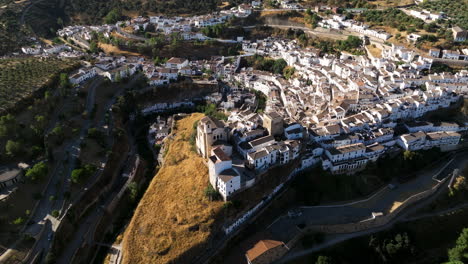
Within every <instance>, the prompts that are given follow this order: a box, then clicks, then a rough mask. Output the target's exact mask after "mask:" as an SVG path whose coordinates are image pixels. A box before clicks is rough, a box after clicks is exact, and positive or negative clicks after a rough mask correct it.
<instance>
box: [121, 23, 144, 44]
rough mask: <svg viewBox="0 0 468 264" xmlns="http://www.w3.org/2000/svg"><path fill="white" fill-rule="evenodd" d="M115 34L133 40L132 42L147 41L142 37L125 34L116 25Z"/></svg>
mask: <svg viewBox="0 0 468 264" xmlns="http://www.w3.org/2000/svg"><path fill="white" fill-rule="evenodd" d="M117 32H118V33H119V34H120V35H122V36H124V37H126V38H130V39H134V40H139V41H146V40H147V39H146V38H144V37H140V36H137V35H134V34H130V33H128V32H125V31H123V30H122V28H120V26H118V25H117Z"/></svg>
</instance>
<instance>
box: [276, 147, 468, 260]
mask: <svg viewBox="0 0 468 264" xmlns="http://www.w3.org/2000/svg"><path fill="white" fill-rule="evenodd" d="M467 158H468V152H464V153H461V154H459V155H458V156H457V157H456V158H455V159H454V160H453V162H452V163H451V164H450V165H449V166H450V167H452V168H463V167H464V166H465V165H466V160H467ZM436 171H442V169H441V168H440V167H439V168H438V170H436ZM447 186H448V181H446V182H445V183H444V184H443V185H442V186H441V187H440V188H439V189H438V190H437V192H436V193H434V194H433V195H432V196H430V197H429V198H427V199H424V200H422V201H421V202H418V203H416V204H415V205H412V206H410V207H409V208H408V209H407V210H405V211H403V212H402V213H401V214H399V215H398V216H397V217H395V218H394V219H392V220H391V221H390V222H389V223H387V224H385V225H383V226H380V227H376V228H371V229H367V230H363V231H359V232H354V233H347V234H337V235H334V236H333V237H332V238H331V239H328V240H326V241H325V242H324V243H322V244H320V245H317V246H314V247H312V248H310V249H307V250H304V251H300V252H294V251H292V252H291V253H290V254H287V255H286V256H285V257H283V258H282V259H280V260H279V261H277V262H275V264H280V263H288V262H290V261H292V260H294V259H297V258H301V257H304V256H307V255H309V254H311V253H314V252H317V251H320V250H322V249H325V248H327V247H330V246H332V245H335V244H337V243H340V242H343V241H345V240H348V239H351V238H355V237H360V236H365V235H369V234H373V233H376V232H380V231H383V230H386V229H389V228H391V227H392V226H393V225H394V224H395V223H397V222H401V221H412V220H416V219H420V218H424V217H431V216H434V215H442V214H445V213H448V212H451V211H453V210H458V209H461V208H465V207H467V206H468V205H467V204H462V205H459V206H457V207H455V208H452V209H448V210H445V211H443V212H436V213H431V214H424V215H420V216H412V217H409V216H410V215H412V214H415V213H416V212H417V211H418V210H419V209H421V208H423V207H424V206H427V205H429V204H430V203H431V202H433V201H434V200H435V199H436V198H437V197H438V196H439V195H440V194H441V193H443V192H444V191H445V190H446V189H447ZM395 190H397V189H395ZM296 230H297V228H296Z"/></svg>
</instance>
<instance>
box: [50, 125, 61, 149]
mask: <svg viewBox="0 0 468 264" xmlns="http://www.w3.org/2000/svg"><path fill="white" fill-rule="evenodd" d="M50 134H51V135H52V136H54V137H55V138H56V142H57V143H58V144H62V142H63V140H64V138H65V132H64V131H63V127H62V126H61V125H57V126H55V127H54V128H53V129H52V131H51V132H50Z"/></svg>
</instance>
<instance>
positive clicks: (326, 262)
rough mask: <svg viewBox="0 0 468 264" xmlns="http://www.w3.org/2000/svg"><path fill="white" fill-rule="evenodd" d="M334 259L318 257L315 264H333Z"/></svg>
mask: <svg viewBox="0 0 468 264" xmlns="http://www.w3.org/2000/svg"><path fill="white" fill-rule="evenodd" d="M331 263H333V262H332V259H331V258H330V257H327V256H318V258H317V261H315V264H331Z"/></svg>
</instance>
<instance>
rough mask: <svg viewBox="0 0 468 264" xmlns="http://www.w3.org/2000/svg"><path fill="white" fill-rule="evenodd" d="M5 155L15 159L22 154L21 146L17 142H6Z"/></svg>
mask: <svg viewBox="0 0 468 264" xmlns="http://www.w3.org/2000/svg"><path fill="white" fill-rule="evenodd" d="M5 151H6V154H7V155H8V156H10V157H16V156H18V155H19V154H22V153H23V152H24V148H23V144H21V142H18V141H13V140H8V141H7V143H6V145H5Z"/></svg>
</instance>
